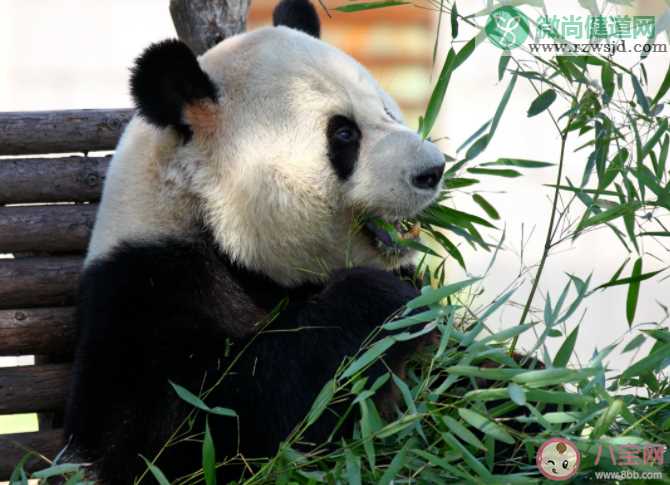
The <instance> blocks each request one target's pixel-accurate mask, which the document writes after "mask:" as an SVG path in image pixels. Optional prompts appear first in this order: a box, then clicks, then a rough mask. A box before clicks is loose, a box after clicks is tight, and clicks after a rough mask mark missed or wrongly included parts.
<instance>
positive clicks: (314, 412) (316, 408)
mask: <svg viewBox="0 0 670 485" xmlns="http://www.w3.org/2000/svg"><path fill="white" fill-rule="evenodd" d="M334 395H335V381H334V380H333V379H331V380H329V381H328V382H326V384H325V385H324V386H323V388H322V389H321V392H319V395H318V396H316V399H315V400H314V403H313V404H312V408H311V409H310V410H309V413H308V414H307V418H306V424H307V426H311V425H312V424H314V423H315V422H316V420H317V419H319V416H321V415H322V414H323V412H324V411H325V410H326V408H327V407H328V405H329V404H330V401H332V399H333V396H334Z"/></svg>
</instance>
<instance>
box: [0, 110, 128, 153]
mask: <svg viewBox="0 0 670 485" xmlns="http://www.w3.org/2000/svg"><path fill="white" fill-rule="evenodd" d="M132 114H133V110H130V109H82V110H67V111H23V112H8V113H0V155H25V154H31V153H32V154H42V153H65V152H89V151H95V150H112V149H113V148H114V147H115V146H116V142H117V141H118V139H119V136H120V135H121V132H122V131H123V128H124V127H125V125H126V124H127V123H128V121H129V120H130V118H131V116H132Z"/></svg>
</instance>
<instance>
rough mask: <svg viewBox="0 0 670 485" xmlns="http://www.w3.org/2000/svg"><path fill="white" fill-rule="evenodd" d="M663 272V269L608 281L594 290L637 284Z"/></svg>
mask: <svg viewBox="0 0 670 485" xmlns="http://www.w3.org/2000/svg"><path fill="white" fill-rule="evenodd" d="M633 269H634V268H633ZM663 271H665V269H659V270H658V271H651V272H649V273H644V274H639V275H637V276H630V277H629V278H621V279H619V280H612V281H608V282H607V283H605V284H602V285H600V286H599V287H597V288H596V290H600V289H602V288H609V287H610V286H618V285H628V284H630V283H639V282H640V281H644V280H648V279H649V278H653V277H654V276H656V275H657V274H659V273H662V272H663ZM594 291H595V290H594Z"/></svg>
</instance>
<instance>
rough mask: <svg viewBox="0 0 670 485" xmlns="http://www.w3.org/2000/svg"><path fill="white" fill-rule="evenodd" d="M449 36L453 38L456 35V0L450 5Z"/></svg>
mask: <svg viewBox="0 0 670 485" xmlns="http://www.w3.org/2000/svg"><path fill="white" fill-rule="evenodd" d="M450 20H451V38H452V39H455V38H456V37H458V8H456V2H454V4H453V5H452V6H451V16H450Z"/></svg>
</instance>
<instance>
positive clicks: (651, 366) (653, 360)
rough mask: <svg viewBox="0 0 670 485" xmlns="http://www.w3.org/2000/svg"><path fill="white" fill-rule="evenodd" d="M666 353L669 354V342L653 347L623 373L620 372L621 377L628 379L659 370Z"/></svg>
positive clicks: (666, 355) (666, 356)
mask: <svg viewBox="0 0 670 485" xmlns="http://www.w3.org/2000/svg"><path fill="white" fill-rule="evenodd" d="M668 355H670V344H665V345H661V346H659V347H655V350H653V351H652V352H651V353H650V354H649V355H648V356H646V357H645V358H643V359H640V360H639V361H637V362H636V363H634V364H633V365H631V366H630V367H629V368H628V369H626V370H625V371H624V372H623V374H621V379H623V380H625V379H630V378H631V377H636V376H641V375H643V374H646V373H647V372H652V371H655V370H661V369H660V366H661V364H662V363H663V361H664V360H666V359H667V358H668Z"/></svg>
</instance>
